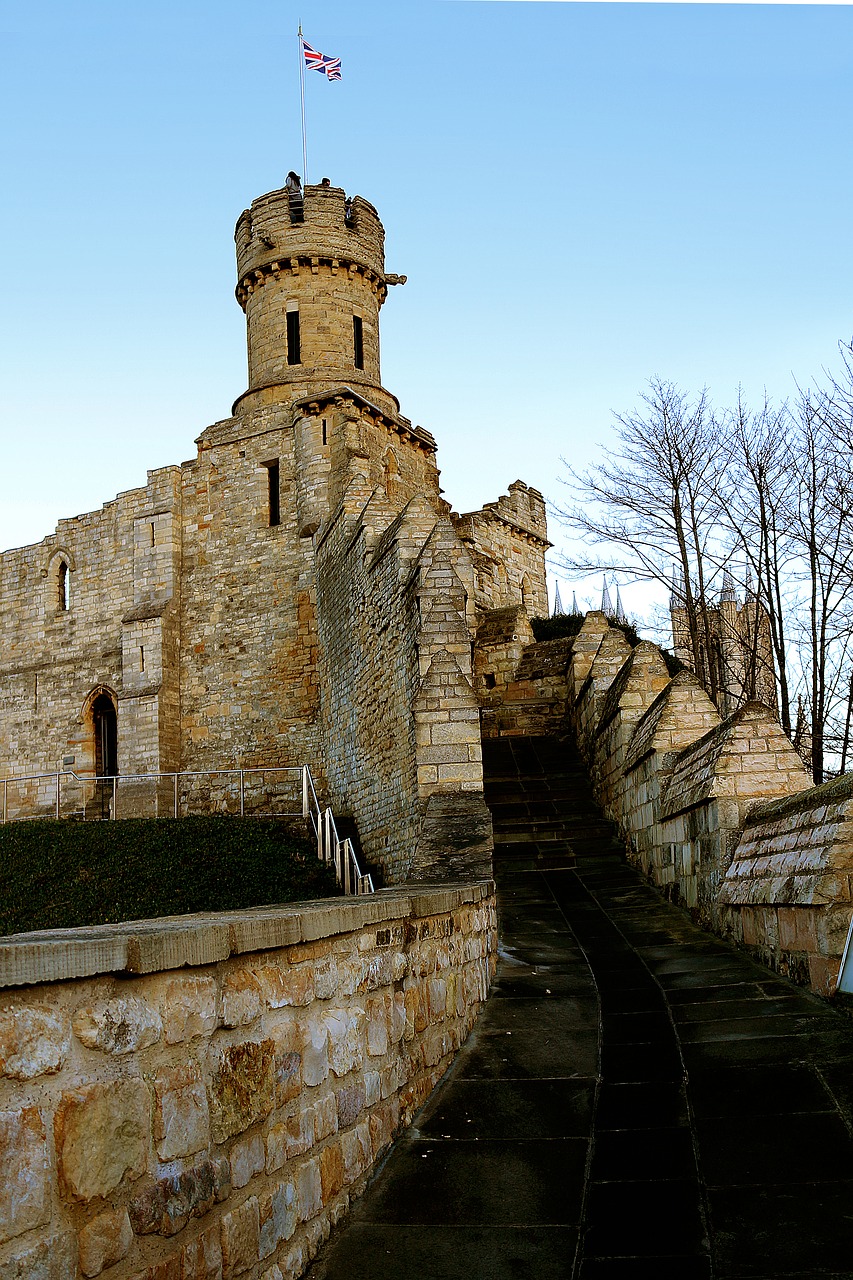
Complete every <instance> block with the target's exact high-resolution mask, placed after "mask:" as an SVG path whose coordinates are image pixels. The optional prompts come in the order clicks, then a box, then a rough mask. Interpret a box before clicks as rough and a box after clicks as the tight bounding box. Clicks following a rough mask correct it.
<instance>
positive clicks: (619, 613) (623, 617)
mask: <svg viewBox="0 0 853 1280" xmlns="http://www.w3.org/2000/svg"><path fill="white" fill-rule="evenodd" d="M616 621H617V622H627V621H628V615H627V614H626V613H625V608H624V606H623V604H622V597H621V596H620V594H619V584H618V583H617V584H616Z"/></svg>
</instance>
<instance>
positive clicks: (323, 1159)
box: [319, 1141, 346, 1206]
mask: <svg viewBox="0 0 853 1280" xmlns="http://www.w3.org/2000/svg"><path fill="white" fill-rule="evenodd" d="M319 1162H320V1184H321V1187H322V1191H323V1205H324V1206H325V1205H327V1204H328V1203H329V1201H330V1200H332V1199H334V1197H335V1196H336V1195H337V1194H338V1192H339V1191H341V1190H342V1189H343V1186H344V1183H345V1181H346V1174H345V1169H344V1156H343V1151H342V1150H341V1143H340V1142H339V1141H335V1142H330V1143H329V1144H328V1145H327V1146H325V1147H324V1148H323V1150H322V1151H321V1152H320V1156H319Z"/></svg>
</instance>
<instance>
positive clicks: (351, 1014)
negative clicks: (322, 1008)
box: [321, 1008, 365, 1076]
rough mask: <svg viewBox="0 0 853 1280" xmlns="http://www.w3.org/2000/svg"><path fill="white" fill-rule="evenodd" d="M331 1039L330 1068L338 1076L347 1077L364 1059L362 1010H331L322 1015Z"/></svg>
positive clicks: (363, 1016)
mask: <svg viewBox="0 0 853 1280" xmlns="http://www.w3.org/2000/svg"><path fill="white" fill-rule="evenodd" d="M321 1018H322V1022H323V1025H324V1027H325V1028H326V1031H327V1033H328V1037H329V1067H330V1069H331V1070H332V1071H333V1072H334V1074H335V1075H336V1076H345V1075H348V1074H349V1072H350V1071H352V1069H353V1067H355V1066H360V1065H361V1063H362V1061H363V1058H364V1045H363V1025H364V1022H365V1014H364V1012H363V1010H361V1009H356V1008H352V1009H329V1010H327V1011H326V1012H324V1013H323V1014H322V1015H321Z"/></svg>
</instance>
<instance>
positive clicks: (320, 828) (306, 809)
mask: <svg viewBox="0 0 853 1280" xmlns="http://www.w3.org/2000/svg"><path fill="white" fill-rule="evenodd" d="M302 812H303V814H304V815H305V817H306V818H307V819H308V820H309V821H310V823H311V826H312V828H313V830H314V837H315V839H316V841H317V857H318V858H319V859H320V860H321V861H322V862H332V863H334V866H335V875H336V876H337V879H338V884H339V885H340V886H341V887H342V889H343V891H344V893H349V894H362V893H373V892H375V891H374V887H373V877H372V876H371V875H370V873H369V872H368V873H367V874H366V875H365V874H362V872H361V869H360V868H359V865H358V859H357V858H356V856H355V850H354V849H353V847H352V841H351V840H350V839H344V840H341V838H340V836H339V835H338V829H337V827H336V826H335V819H334V817H333V815H332V811H331V809H328V808H327V809H321V808H320V802H319V800H318V799H317V792H316V791H315V790H314V779H313V778H312V777H311V770H310V769H309V768H308V766H307V765H303V766H302Z"/></svg>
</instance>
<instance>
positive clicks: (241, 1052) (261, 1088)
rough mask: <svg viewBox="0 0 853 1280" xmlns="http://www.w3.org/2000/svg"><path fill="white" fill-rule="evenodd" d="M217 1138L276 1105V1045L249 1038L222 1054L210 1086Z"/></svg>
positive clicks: (236, 1130) (230, 1134) (241, 1129)
mask: <svg viewBox="0 0 853 1280" xmlns="http://www.w3.org/2000/svg"><path fill="white" fill-rule="evenodd" d="M208 1094H209V1106H210V1126H211V1134H212V1137H213V1140H214V1142H225V1141H226V1139H228V1138H232V1137H233V1136H234V1135H235V1134H237V1133H244V1132H245V1130H246V1129H248V1128H249V1127H250V1126H251V1125H253V1124H255V1123H257V1121H259V1120H262V1119H264V1118H265V1117H266V1116H268V1115H269V1113H270V1112H271V1111H272V1109H273V1107H274V1106H275V1045H274V1043H273V1041H272V1040H262V1041H259V1042H258V1041H254V1040H247V1041H243V1042H242V1043H240V1044H235V1045H230V1046H229V1047H228V1048H226V1049H223V1050H221V1051H220V1053H219V1054H218V1057H217V1059H216V1061H215V1065H214V1066H213V1069H212V1074H211V1080H210V1085H209V1089H208Z"/></svg>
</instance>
